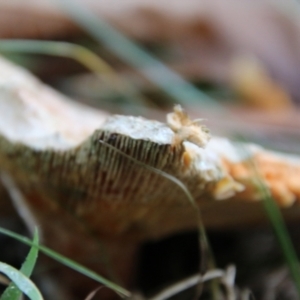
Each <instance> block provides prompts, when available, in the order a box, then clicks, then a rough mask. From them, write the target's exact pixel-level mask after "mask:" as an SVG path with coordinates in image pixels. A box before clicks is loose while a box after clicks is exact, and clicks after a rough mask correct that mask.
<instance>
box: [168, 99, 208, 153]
mask: <svg viewBox="0 0 300 300" xmlns="http://www.w3.org/2000/svg"><path fill="white" fill-rule="evenodd" d="M201 121H202V120H201V119H196V120H191V119H190V118H189V116H188V115H187V113H186V112H185V111H184V110H183V109H182V107H181V106H180V105H175V107H174V112H172V113H169V114H167V124H168V126H169V127H170V128H171V129H172V130H173V132H174V137H173V141H172V145H173V146H177V145H179V144H182V143H183V142H184V141H188V142H190V143H193V144H195V145H197V146H199V147H201V148H204V147H205V145H206V144H207V142H208V141H209V140H210V134H209V130H208V128H207V127H206V126H204V125H202V124H200V122H201Z"/></svg>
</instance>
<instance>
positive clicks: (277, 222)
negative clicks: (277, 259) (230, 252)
mask: <svg viewBox="0 0 300 300" xmlns="http://www.w3.org/2000/svg"><path fill="white" fill-rule="evenodd" d="M241 139H242V140H243V141H245V139H243V138H241ZM235 145H236V147H237V149H238V150H239V151H240V153H241V154H242V155H241V156H242V157H249V158H250V159H249V160H248V164H249V167H250V169H251V170H252V171H253V183H254V185H255V187H256V188H257V189H258V191H259V193H260V195H261V197H262V200H263V201H262V203H263V206H264V209H265V211H266V214H267V216H268V218H269V220H270V222H271V225H272V227H273V230H274V232H275V235H276V237H277V240H278V243H279V245H280V247H281V250H282V253H283V256H284V259H285V261H286V264H287V266H288V268H289V271H290V274H291V276H292V278H293V281H294V284H295V286H296V289H297V292H298V295H299V298H300V265H299V260H298V257H297V254H296V251H295V248H294V246H293V243H292V241H291V238H290V235H289V232H288V230H287V227H286V224H285V222H284V219H283V216H282V214H281V211H280V209H279V208H278V206H277V204H276V202H275V200H274V199H273V197H272V195H271V193H270V190H269V188H268V187H267V186H266V184H265V183H264V180H263V179H262V178H261V176H260V173H259V171H258V169H257V166H256V164H255V162H254V161H253V159H251V154H250V153H249V151H248V150H247V149H246V147H245V146H244V145H243V144H242V143H235Z"/></svg>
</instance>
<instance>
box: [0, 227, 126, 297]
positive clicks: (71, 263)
mask: <svg viewBox="0 0 300 300" xmlns="http://www.w3.org/2000/svg"><path fill="white" fill-rule="evenodd" d="M0 233H2V234H5V235H7V236H9V237H12V238H14V239H16V240H18V241H20V242H22V243H24V244H26V245H29V246H34V247H36V248H38V249H39V250H40V252H42V253H44V254H45V255H47V256H49V257H51V258H53V259H54V260H56V261H58V262H60V263H61V264H63V265H65V266H67V267H69V268H71V269H73V270H75V271H77V272H79V273H81V274H83V275H85V276H87V277H89V278H91V279H94V280H95V281H97V282H99V283H101V284H103V285H105V286H106V287H108V288H110V289H112V290H113V291H115V292H116V293H118V294H120V295H122V296H124V297H130V296H131V293H130V292H129V291H127V290H126V289H124V288H122V287H120V286H119V285H117V284H115V283H113V282H111V281H109V280H108V279H106V278H104V277H102V276H100V275H98V274H97V273H96V272H94V271H92V270H90V269H88V268H86V267H84V266H82V265H80V264H78V263H77V262H75V261H73V260H72V259H69V258H67V257H65V256H63V255H61V254H59V253H57V252H55V251H53V250H51V249H49V248H47V247H45V246H42V245H37V244H35V243H33V242H32V241H31V240H30V239H28V238H26V237H24V236H22V235H19V234H17V233H14V232H12V231H10V230H8V229H4V228H2V227H0Z"/></svg>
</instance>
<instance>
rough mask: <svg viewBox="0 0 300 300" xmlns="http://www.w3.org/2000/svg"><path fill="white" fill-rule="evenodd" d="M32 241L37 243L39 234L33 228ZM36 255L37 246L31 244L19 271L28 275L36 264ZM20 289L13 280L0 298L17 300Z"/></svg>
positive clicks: (0, 299) (2, 299) (1, 299)
mask: <svg viewBox="0 0 300 300" xmlns="http://www.w3.org/2000/svg"><path fill="white" fill-rule="evenodd" d="M33 243H34V244H37V245H38V244H39V235H38V231H37V229H35V232H34V237H33ZM37 257H38V248H36V247H34V246H31V249H30V251H29V253H28V255H27V257H26V259H25V262H24V263H23V264H22V267H21V269H20V272H22V273H23V274H24V275H25V276H27V277H30V276H31V274H32V271H33V269H34V266H35V264H36V260H37ZM20 296H21V291H20V290H19V289H18V287H17V286H16V284H15V283H14V282H12V283H10V285H9V286H8V287H7V288H6V290H5V291H4V292H3V294H2V296H1V298H0V300H18V299H20Z"/></svg>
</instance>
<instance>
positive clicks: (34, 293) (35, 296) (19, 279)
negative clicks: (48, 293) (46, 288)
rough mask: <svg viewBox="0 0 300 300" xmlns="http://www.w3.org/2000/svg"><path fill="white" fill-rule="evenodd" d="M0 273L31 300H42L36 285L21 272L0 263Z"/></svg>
mask: <svg viewBox="0 0 300 300" xmlns="http://www.w3.org/2000/svg"><path fill="white" fill-rule="evenodd" d="M0 272H1V273H3V274H5V275H6V276H7V277H8V278H9V279H10V280H12V281H13V282H14V284H15V285H16V286H17V287H18V289H19V290H21V291H22V293H24V294H25V295H26V296H27V297H28V298H29V299H31V300H43V296H42V295H41V293H40V291H39V290H38V288H37V287H36V285H35V284H34V283H33V282H32V281H31V280H30V279H29V278H28V277H27V276H26V275H24V274H23V273H22V272H21V271H19V270H17V269H16V268H14V267H12V266H10V265H8V264H6V263H3V262H0Z"/></svg>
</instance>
